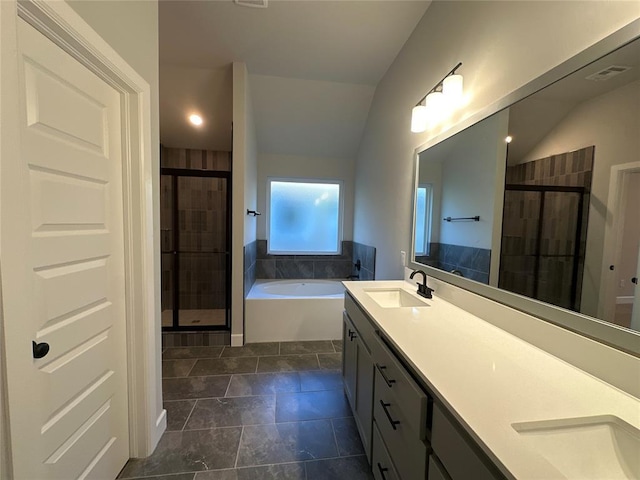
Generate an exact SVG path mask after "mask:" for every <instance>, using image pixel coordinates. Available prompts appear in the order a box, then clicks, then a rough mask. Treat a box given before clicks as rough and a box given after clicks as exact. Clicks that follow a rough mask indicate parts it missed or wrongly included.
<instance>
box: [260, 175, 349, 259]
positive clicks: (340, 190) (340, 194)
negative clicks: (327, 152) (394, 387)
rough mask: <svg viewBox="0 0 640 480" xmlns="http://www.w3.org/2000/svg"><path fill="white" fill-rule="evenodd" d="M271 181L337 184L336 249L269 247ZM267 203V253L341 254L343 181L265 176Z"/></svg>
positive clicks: (342, 239)
mask: <svg viewBox="0 0 640 480" xmlns="http://www.w3.org/2000/svg"><path fill="white" fill-rule="evenodd" d="M272 182H286V183H318V184H326V185H338V239H337V242H338V245H337V250H335V251H332V252H320V251H313V250H308V251H300V250H275V251H274V250H272V249H271V184H272ZM266 190H267V204H266V209H265V210H266V215H265V220H266V222H267V225H266V232H267V254H269V255H296V256H305V255H316V256H320V255H326V256H330V255H342V242H343V241H344V237H343V235H344V229H343V223H344V195H345V194H344V181H343V180H339V179H335V178H304V177H271V176H269V177H267V189H266Z"/></svg>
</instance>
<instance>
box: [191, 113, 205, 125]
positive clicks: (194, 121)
mask: <svg viewBox="0 0 640 480" xmlns="http://www.w3.org/2000/svg"><path fill="white" fill-rule="evenodd" d="M189 121H190V122H191V123H192V124H193V125H195V126H197V127H199V126H200V125H202V117H201V116H200V115H196V114H195V113H194V114H193V115H189Z"/></svg>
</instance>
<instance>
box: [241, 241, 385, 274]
mask: <svg viewBox="0 0 640 480" xmlns="http://www.w3.org/2000/svg"><path fill="white" fill-rule="evenodd" d="M256 246H257V248H256V262H255V278H260V279H323V278H334V279H341V280H346V279H347V277H348V276H349V275H358V274H359V275H360V279H361V280H373V279H374V276H375V248H373V247H368V246H366V245H362V244H359V243H355V242H352V241H350V240H344V241H343V242H342V254H341V255H270V254H268V253H267V241H266V240H257V241H256ZM356 250H357V251H356ZM246 258H247V256H246V251H245V265H246V261H247V260H246ZM358 259H360V263H361V265H362V267H361V269H360V272H358V271H357V270H356V269H355V267H354V264H355V262H356V261H357V260H358ZM246 281H247V277H246V275H245V283H246Z"/></svg>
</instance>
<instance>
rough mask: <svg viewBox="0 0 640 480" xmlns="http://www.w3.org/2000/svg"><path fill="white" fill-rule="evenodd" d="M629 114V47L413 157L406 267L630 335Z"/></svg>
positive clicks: (638, 106)
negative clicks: (440, 273)
mask: <svg viewBox="0 0 640 480" xmlns="http://www.w3.org/2000/svg"><path fill="white" fill-rule="evenodd" d="M638 112H640V40H636V41H634V42H632V43H630V44H628V45H626V46H624V47H622V48H620V49H618V50H616V51H614V52H612V53H611V54H609V55H607V56H605V57H603V58H601V59H600V60H598V61H596V62H593V63H591V64H590V65H588V66H586V67H584V68H582V69H581V70H579V71H577V72H575V73H574V74H572V75H569V76H567V77H565V78H564V79H562V80H560V81H558V82H556V83H554V84H552V85H550V86H548V87H546V88H544V89H542V90H541V91H539V92H537V93H536V94H534V95H532V96H530V97H528V98H526V99H524V100H521V101H520V102H518V103H516V104H514V105H512V106H511V107H510V108H507V109H505V110H503V111H501V112H498V113H496V114H494V115H492V116H490V117H488V118H486V119H484V120H483V121H481V122H479V123H477V124H475V125H473V126H472V127H470V128H468V129H466V130H464V131H462V132H460V133H458V134H456V135H454V136H452V137H450V138H448V139H446V140H444V141H442V142H440V143H438V144H436V145H434V146H432V147H430V148H428V149H427V150H425V151H423V152H421V153H420V154H419V156H418V162H417V166H416V168H417V171H416V192H415V199H414V205H415V208H414V236H413V240H414V247H413V259H414V261H415V263H419V264H423V265H429V266H432V267H435V268H438V269H441V270H444V271H447V272H450V273H454V274H457V275H460V276H463V277H465V278H468V279H470V280H473V281H476V282H481V283H484V284H487V285H491V286H494V287H498V288H500V289H502V290H507V291H510V292H514V293H518V294H520V295H525V296H527V297H530V298H534V299H538V300H541V301H543V302H546V303H549V304H552V305H556V306H559V307H563V308H566V309H569V310H573V311H575V312H580V313H583V314H586V315H589V316H592V317H597V318H600V319H603V320H606V321H608V322H611V323H615V324H617V325H619V326H623V327H626V328H633V329H634V330H638V331H640V302H638V296H639V291H640V289H639V288H638V287H637V281H638V273H639V264H638V262H639V251H640V241H639V239H640V215H639V214H638V207H640V135H639V132H640V114H639V113H638ZM634 305H635V306H636V308H634Z"/></svg>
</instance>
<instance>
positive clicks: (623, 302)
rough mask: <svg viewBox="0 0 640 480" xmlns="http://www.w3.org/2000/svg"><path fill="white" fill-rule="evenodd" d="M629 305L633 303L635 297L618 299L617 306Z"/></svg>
mask: <svg viewBox="0 0 640 480" xmlns="http://www.w3.org/2000/svg"><path fill="white" fill-rule="evenodd" d="M629 303H633V295H625V296H621V297H616V305H627V304H629Z"/></svg>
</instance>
